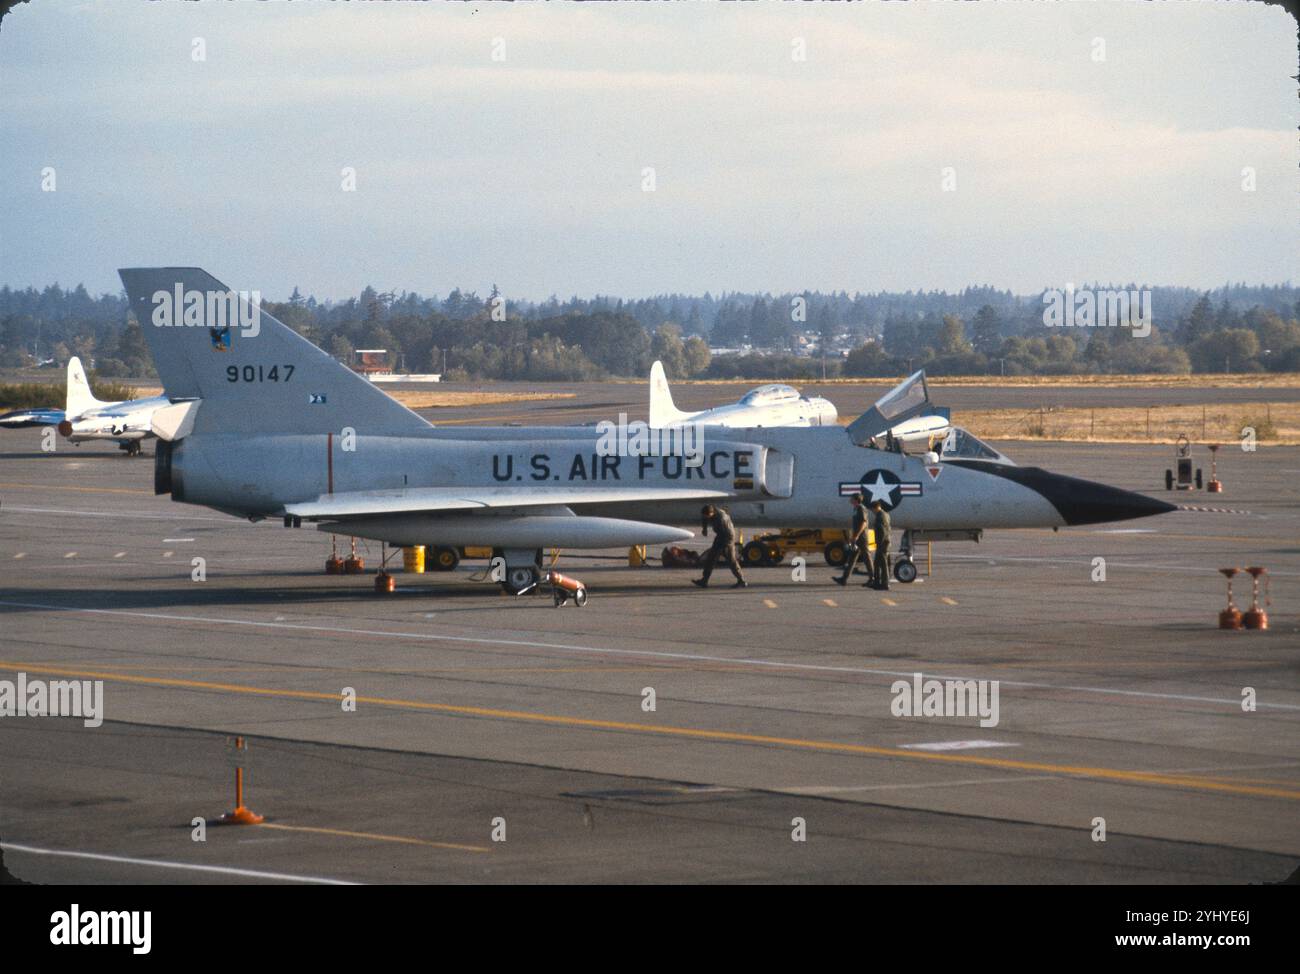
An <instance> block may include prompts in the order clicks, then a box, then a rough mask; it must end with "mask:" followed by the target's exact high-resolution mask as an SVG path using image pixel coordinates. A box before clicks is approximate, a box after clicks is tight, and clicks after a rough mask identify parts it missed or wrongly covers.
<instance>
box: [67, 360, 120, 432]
mask: <svg viewBox="0 0 1300 974" xmlns="http://www.w3.org/2000/svg"><path fill="white" fill-rule="evenodd" d="M107 405H109V403H106V402H101V401H100V400H98V399H96V398H95V394H94V393H93V392H91V391H90V381H89V380H88V379H87V378H86V370H85V369H83V368H82V367H81V359H79V358H77V357H76V356H75V355H74V356H72V358H70V359H68V401H67V404H66V407H65V409H64V415H65V416H66V417H67V418H68V419H76V418H77V417H78V416H80V415H81V414H82V413H84V412H86V410H88V409H94V408H96V407H97V406H107Z"/></svg>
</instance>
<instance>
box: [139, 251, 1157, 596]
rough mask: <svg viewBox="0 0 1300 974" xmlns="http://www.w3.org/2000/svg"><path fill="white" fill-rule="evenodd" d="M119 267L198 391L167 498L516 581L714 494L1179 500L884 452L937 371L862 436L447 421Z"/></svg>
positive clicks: (886, 400)
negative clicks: (467, 562) (427, 416)
mask: <svg viewBox="0 0 1300 974" xmlns="http://www.w3.org/2000/svg"><path fill="white" fill-rule="evenodd" d="M119 273H120V274H121V276H122V282H123V284H124V285H125V287H126V292H127V295H128V297H129V298H130V301H131V306H132V308H133V310H134V311H135V314H136V317H137V318H138V319H139V321H140V323H141V325H142V326H143V328H144V332H145V336H146V339H147V340H148V342H149V345H150V348H151V349H152V351H153V355H154V361H155V364H156V366H157V368H158V374H159V375H160V376H161V377H162V380H163V384H164V386H165V388H166V389H167V390H168V391H169V392H170V393H171V394H172V396H173V397H174V398H175V399H184V400H191V402H189V403H186V404H184V405H186V406H187V408H186V410H185V416H184V421H183V422H176V423H174V424H173V427H174V438H173V439H170V440H160V442H159V445H158V449H157V450H156V453H155V466H154V488H155V491H156V492H157V493H159V494H170V495H171V497H172V499H173V500H174V501H180V502H182V503H189V504H201V505H204V506H207V507H210V508H213V509H216V510H219V511H224V512H226V513H229V514H234V515H238V516H241V517H247V518H250V519H253V520H257V519H261V518H267V517H283V518H284V522H285V525H286V527H300V526H301V524H302V522H303V521H312V522H315V523H316V525H317V527H318V529H319V530H322V531H327V532H332V533H336V534H350V535H354V536H357V537H365V538H371V539H374V540H379V541H385V542H388V543H391V544H398V545H411V544H427V543H438V544H446V545H471V544H473V545H480V544H482V545H491V546H492V547H494V548H495V549H497V550H498V551H499V552H500V553H501V554H502V556H503V557H504V560H505V566H506V577H505V579H504V581H503V582H502V584H503V586H504V587H505V588H506V590H507V591H512V592H520V591H525V590H527V589H528V588H530V587H531V586H532V585H533V584H535V583H536V581H537V579H538V578H539V577H540V573H541V567H540V560H539V557H538V556H539V549H543V548H552V547H559V548H566V547H568V548H572V547H581V548H584V549H590V548H604V547H615V546H618V547H623V546H626V545H629V544H638V543H658V542H661V541H672V540H681V539H685V538H689V537H691V532H690V531H688V530H685V529H684V528H683V527H681V525H687V524H696V523H698V519H699V510H700V506H701V504H702V503H703V502H705V501H713V502H715V503H717V502H719V501H721V502H723V503H725V504H726V505H727V507H728V508H729V510H730V512H731V515H732V519H733V520H734V521H735V523H736V524H737V525H740V526H754V527H778V526H779V527H814V528H815V527H824V526H826V525H827V524H837V523H840V522H842V521H843V520H844V518H845V516H846V514H845V511H846V504H845V501H844V498H845V496H847V495H848V494H851V493H856V492H859V491H861V492H863V493H866V494H869V495H870V497H871V499H873V500H879V501H880V502H881V503H882V504H884V505H885V506H886V507H887V508H888V509H889V510H890V511H891V512H892V515H893V521H894V526H895V528H896V529H900V530H903V531H905V532H910V531H913V530H924V531H931V530H933V531H957V532H972V531H976V532H977V531H979V530H982V529H984V528H998V527H1006V528H1023V527H1060V526H1063V525H1071V524H1093V523H1098V522H1103V521H1118V520H1125V519H1129V518H1136V517H1146V516H1148V515H1152V514H1160V513H1164V512H1166V511H1171V510H1174V509H1175V508H1174V507H1173V506H1172V505H1170V504H1167V503H1165V502H1164V501H1160V500H1155V499H1152V498H1148V497H1145V496H1143V495H1141V494H1135V493H1132V492H1130V491H1125V490H1119V489H1117V488H1114V487H1108V486H1106V485H1104V484H1097V483H1093V482H1090V481H1086V480H1079V479H1077V478H1073V477H1063V476H1060V475H1057V474H1053V473H1049V472H1048V471H1045V470H1040V469H1038V468H1026V467H1016V466H1013V465H1011V464H1008V463H1005V462H1001V463H999V462H995V461H996V458H997V457H999V456H1000V455H999V454H997V453H996V451H993V450H992V449H991V448H984V450H983V451H981V450H980V447H981V446H982V444H978V441H977V440H975V438H974V437H969V438H968V439H963V447H964V448H963V449H962V450H955V451H954V452H953V455H952V456H949V455H947V451H945V455H944V457H943V458H942V459H940V460H937V461H936V460H933V459H932V458H930V457H924V458H923V457H916V456H910V455H908V454H905V453H896V452H891V451H887V450H881V449H875V448H872V447H871V441H872V439H873V438H877V437H880V436H882V435H883V434H884V433H885V432H886V431H888V430H889V429H891V428H893V427H894V426H897V425H898V424H899V423H902V422H905V421H906V420H908V419H911V418H912V417H914V416H919V415H923V414H925V413H927V412H929V411H930V410H931V405H930V402H929V397H928V392H927V390H926V388H925V376H924V374H923V373H918V374H917V375H915V376H912V377H911V378H909V379H908V380H907V381H905V382H904V383H903V384H902V385H900V386H899V387H898V388H897V389H895V390H893V391H892V392H891V393H889V394H888V395H886V396H884V397H882V398H881V399H880V400H879V401H878V402H877V403H876V405H875V406H874V407H873V408H872V409H871V410H869V411H868V412H867V413H866V414H864V415H863V416H862V417H860V418H859V419H858V420H856V421H855V422H854V423H852V424H851V425H850V426H849V427H848V430H847V431H846V430H845V429H844V428H842V427H840V426H838V425H836V426H813V427H764V428H746V429H729V428H725V427H720V426H714V425H696V424H689V425H687V426H684V427H680V428H677V429H674V430H658V431H653V432H655V433H656V435H655V436H644V435H641V432H642V431H638V435H637V436H636V437H632V436H626V437H625V436H624V435H623V433H622V432H618V431H613V430H611V428H612V427H614V426H615V424H613V423H602V424H600V425H598V426H597V427H596V428H595V429H592V428H591V427H571V426H566V427H555V426H553V427H531V428H520V427H501V428H485V427H445V428H434V427H432V426H430V425H429V424H428V423H426V422H425V421H424V420H423V419H421V418H420V417H419V416H417V415H416V414H414V413H412V412H411V411H410V410H408V409H406V408H405V407H403V406H401V405H399V404H398V403H397V402H395V401H394V400H392V399H390V398H389V397H388V396H387V395H385V394H384V393H383V392H382V391H381V390H379V389H377V388H376V387H375V386H373V385H372V384H370V383H369V382H367V381H366V380H365V379H363V378H362V377H361V376H359V375H357V374H356V373H355V372H353V371H352V370H351V369H348V368H346V367H345V366H343V365H341V364H339V363H338V362H336V361H334V359H332V358H331V357H330V356H329V355H327V354H325V353H324V352H322V351H321V350H320V349H318V348H316V346H314V345H312V344H311V343H310V342H308V341H306V340H305V339H303V338H302V337H300V336H299V335H297V334H296V333H295V332H293V331H292V330H291V329H289V328H287V327H286V326H285V325H283V324H282V323H280V322H279V321H277V320H276V319H275V318H274V317H272V316H271V315H269V314H267V313H266V312H265V311H264V310H262V309H261V308H260V307H257V306H256V302H255V301H251V300H249V299H248V298H247V297H246V296H244V295H234V294H233V292H230V291H229V289H227V288H226V287H225V286H224V285H222V284H221V283H220V282H219V281H217V280H216V279H215V278H213V277H212V276H211V275H209V274H207V273H206V272H204V271H202V270H199V269H197V268H183V267H182V268H143V269H134V270H123V271H120V272H119ZM632 425H633V424H628V426H629V430H628V431H626V432H631V430H630V427H631V426H632ZM642 425H643V426H644V425H645V424H642ZM687 434H690V435H687ZM634 444H635V445H634ZM905 540H906V536H905ZM900 577H901V576H900Z"/></svg>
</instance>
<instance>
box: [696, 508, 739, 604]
mask: <svg viewBox="0 0 1300 974" xmlns="http://www.w3.org/2000/svg"><path fill="white" fill-rule="evenodd" d="M700 514H701V516H702V517H703V518H704V536H705V537H706V538H707V537H708V536H709V528H713V547H712V548H710V549H709V550H708V553H707V554H705V556H704V576H703V577H702V578H692V579H691V581H692V582H694V583H695V584H696V585H698V586H699V587H700V588H707V587H708V584H709V576H710V575H712V574H713V566H714V565H716V564H717V563H718V559H719V558H725V559H726V561H727V566H728V567H729V568H730V569H731V574H733V575H735V576H736V584H735V585H733V586H732V588H744V587H745V586H746V585H748V584H749V583H748V582H746V581H745V576H744V575H742V574H741V573H740V557H739V555H737V554H736V526H735V525H734V524H732V523H731V518H730V517H728V516H727V512H726V511H724V510H723V509H722V508H720V507H714V506H713V505H712V504H705V505H704V507H703V508H702V509H701V510H700Z"/></svg>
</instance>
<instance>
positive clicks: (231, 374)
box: [226, 365, 293, 382]
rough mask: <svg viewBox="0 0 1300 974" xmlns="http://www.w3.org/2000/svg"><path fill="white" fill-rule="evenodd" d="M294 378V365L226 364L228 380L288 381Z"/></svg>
mask: <svg viewBox="0 0 1300 974" xmlns="http://www.w3.org/2000/svg"><path fill="white" fill-rule="evenodd" d="M292 378H293V366H292V365H245V366H242V367H241V366H238V365H228V366H226V381H227V382H288V381H289V380H290V379H292Z"/></svg>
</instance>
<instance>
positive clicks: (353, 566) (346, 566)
mask: <svg viewBox="0 0 1300 974" xmlns="http://www.w3.org/2000/svg"><path fill="white" fill-rule="evenodd" d="M365 570H366V562H365V559H363V558H358V557H357V539H356V538H353V539H352V554H350V555H348V556H347V557H346V558H344V559H343V574H344V575H360V574H362V573H363V572H364V571H365Z"/></svg>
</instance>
